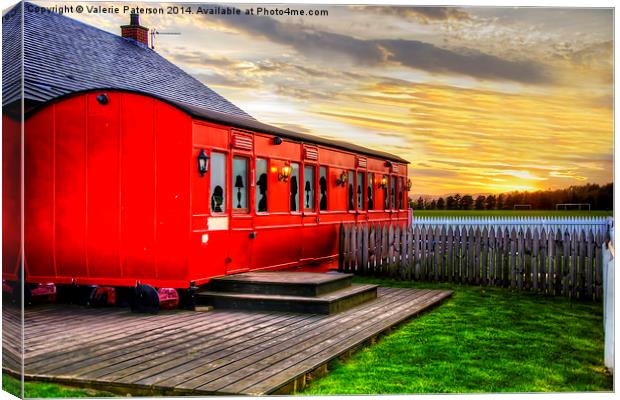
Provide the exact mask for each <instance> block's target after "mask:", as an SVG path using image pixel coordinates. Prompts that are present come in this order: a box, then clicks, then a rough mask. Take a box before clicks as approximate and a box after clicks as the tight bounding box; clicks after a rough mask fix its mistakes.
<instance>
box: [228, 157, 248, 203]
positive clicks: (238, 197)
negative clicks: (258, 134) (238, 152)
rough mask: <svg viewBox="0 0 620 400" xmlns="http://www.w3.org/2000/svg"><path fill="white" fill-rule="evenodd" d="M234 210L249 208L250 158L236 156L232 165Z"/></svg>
mask: <svg viewBox="0 0 620 400" xmlns="http://www.w3.org/2000/svg"><path fill="white" fill-rule="evenodd" d="M232 178H233V179H232V185H233V194H232V195H233V202H232V207H233V210H243V209H247V208H248V159H247V158H244V157H234V158H233V166H232Z"/></svg>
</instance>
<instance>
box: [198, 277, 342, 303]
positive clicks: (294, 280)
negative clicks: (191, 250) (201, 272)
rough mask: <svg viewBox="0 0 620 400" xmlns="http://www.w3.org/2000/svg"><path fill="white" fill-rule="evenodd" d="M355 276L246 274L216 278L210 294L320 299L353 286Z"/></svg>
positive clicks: (209, 287) (210, 283)
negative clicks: (322, 296)
mask: <svg viewBox="0 0 620 400" xmlns="http://www.w3.org/2000/svg"><path fill="white" fill-rule="evenodd" d="M352 278H353V274H343V273H339V272H329V273H317V272H290V271H264V272H246V273H243V274H237V275H228V276H223V277H219V278H213V279H211V281H210V282H209V284H208V285H207V287H206V288H207V290H209V291H215V292H232V293H244V294H270V295H281V296H301V297H316V296H320V295H323V294H327V293H330V292H333V291H336V290H340V289H344V288H346V287H349V286H351V280H352Z"/></svg>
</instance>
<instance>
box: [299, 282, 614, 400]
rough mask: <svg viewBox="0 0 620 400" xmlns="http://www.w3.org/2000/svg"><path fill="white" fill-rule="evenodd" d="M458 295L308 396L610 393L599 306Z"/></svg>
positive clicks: (462, 290)
mask: <svg viewBox="0 0 620 400" xmlns="http://www.w3.org/2000/svg"><path fill="white" fill-rule="evenodd" d="M356 281H358V282H373V283H379V284H381V285H383V286H399V287H413V286H415V287H419V288H433V289H442V288H445V289H453V290H454V294H453V297H452V298H451V299H449V300H447V301H446V302H444V303H443V304H442V305H440V306H439V307H438V308H436V309H434V310H432V311H430V312H428V313H426V314H423V315H422V316H420V317H418V318H415V319H413V320H411V321H409V322H407V323H405V324H404V325H402V326H400V327H399V328H397V329H396V330H395V331H393V333H392V334H390V335H387V336H385V337H383V338H382V339H381V340H380V341H379V342H378V343H377V344H376V345H373V346H367V347H365V348H363V349H362V350H361V351H359V352H357V353H355V354H354V355H353V356H352V357H351V358H350V359H349V360H347V361H346V362H344V363H342V362H339V361H337V362H334V363H332V365H331V366H330V367H331V368H330V373H329V374H328V375H326V376H325V377H323V378H321V379H318V380H316V381H313V382H311V383H310V385H309V386H308V387H307V388H306V390H305V391H304V392H303V394H309V395H324V394H415V393H474V392H566V391H610V390H611V389H612V376H611V375H610V374H609V373H608V372H607V371H606V369H605V368H604V366H603V341H604V340H603V321H602V306H601V304H599V303H589V302H577V301H570V300H568V299H564V298H554V297H547V296H541V295H535V294H531V293H518V292H511V291H509V290H503V289H500V288H480V287H468V286H460V285H450V284H415V285H413V284H411V283H405V282H398V281H393V280H379V279H361V278H356Z"/></svg>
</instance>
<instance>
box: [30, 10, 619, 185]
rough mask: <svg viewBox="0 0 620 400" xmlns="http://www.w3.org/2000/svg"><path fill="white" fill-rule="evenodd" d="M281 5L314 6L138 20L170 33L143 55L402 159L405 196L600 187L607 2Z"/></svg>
mask: <svg viewBox="0 0 620 400" xmlns="http://www.w3.org/2000/svg"><path fill="white" fill-rule="evenodd" d="M36 3H38V4H41V5H43V4H44V3H42V2H36ZM51 4H55V3H46V4H45V5H51ZM56 4H59V3H56ZM63 4H65V3H63ZM80 4H85V3H80ZM101 4H102V5H105V4H106V3H101ZM110 4H117V5H122V3H110ZM131 4H132V5H133V4H136V3H131ZM145 5H146V4H145ZM148 5H150V6H156V5H161V4H158V3H150V4H148ZM176 5H179V4H176ZM192 6H193V7H196V6H197V4H193V5H192ZM206 6H207V7H208V6H209V5H206ZM291 6H292V7H294V8H295V9H304V10H309V9H326V10H328V12H329V16H317V17H312V16H306V17H287V16H274V17H265V16H245V15H243V16H204V15H203V16H199V15H185V16H179V15H169V16H152V15H144V16H143V17H142V23H143V25H145V26H147V27H149V28H155V29H157V30H158V31H160V32H162V33H180V34H179V35H171V34H168V35H163V34H162V35H158V36H157V38H156V41H155V46H156V49H155V51H157V52H159V53H160V54H161V55H163V56H164V57H166V58H167V59H169V60H170V61H172V62H174V63H176V64H177V65H179V66H180V67H181V68H183V69H185V70H186V71H188V72H189V73H191V74H192V75H194V76H195V77H197V78H198V79H200V80H201V81H202V82H204V83H205V84H207V85H208V86H210V87H211V88H213V89H214V90H216V91H217V92H219V93H220V94H222V95H224V96H225V97H227V98H228V99H229V100H231V101H232V102H233V103H235V104H236V105H238V106H240V107H241V108H242V109H244V110H245V111H247V112H248V113H250V114H251V115H253V116H254V117H255V118H257V119H258V120H261V121H263V122H267V123H270V124H274V125H278V126H282V127H284V128H288V129H293V130H297V131H302V132H310V133H313V134H316V135H320V136H325V137H330V138H337V139H343V140H347V141H354V142H356V143H358V144H361V145H363V146H367V147H371V148H375V149H380V150H385V151H388V152H391V153H394V154H397V155H399V156H401V157H404V158H405V159H407V160H410V161H411V165H410V169H409V174H410V176H411V177H412V180H413V184H414V188H413V194H414V195H417V194H445V193H454V192H460V193H471V194H475V193H498V192H505V191H511V190H536V189H547V188H560V187H567V186H569V185H574V184H584V183H586V182H591V183H607V182H611V181H612V171H613V165H612V163H613V108H612V107H613V12H612V10H611V9H566V8H554V9H550V8H514V7H510V8H496V7H486V8H467V7H459V8H442V7H433V8H420V7H417V8H416V7H387V6H325V5H316V6H307V5H291ZM236 7H237V8H240V9H241V10H245V9H247V8H251V7H257V5H256V4H254V5H243V4H236ZM280 8H286V6H280ZM69 16H70V17H72V18H76V19H79V20H82V21H84V22H87V23H89V24H91V25H95V26H98V27H100V28H102V29H105V30H107V31H110V32H113V33H116V34H118V33H120V29H119V25H121V24H125V23H127V22H128V20H129V16H128V15H123V14H121V15H108V16H103V17H102V16H101V15H92V14H91V15H88V14H71V15H69Z"/></svg>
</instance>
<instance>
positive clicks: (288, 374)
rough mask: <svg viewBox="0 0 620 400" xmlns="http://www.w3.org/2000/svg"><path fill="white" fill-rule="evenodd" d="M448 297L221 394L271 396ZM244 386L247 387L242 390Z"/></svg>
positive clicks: (306, 353)
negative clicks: (295, 380) (304, 375)
mask: <svg viewBox="0 0 620 400" xmlns="http://www.w3.org/2000/svg"><path fill="white" fill-rule="evenodd" d="M450 295H451V293H450V292H447V291H444V292H440V293H437V294H435V295H434V296H433V297H431V298H428V299H425V300H424V301H422V302H415V303H412V304H411V306H409V307H407V308H406V313H404V314H403V313H398V314H395V315H393V316H390V317H388V318H385V319H380V320H379V321H377V322H376V323H375V324H373V325H372V326H371V327H368V328H367V329H366V330H364V331H361V332H358V333H357V334H354V335H353V336H350V335H346V334H341V335H339V336H338V337H337V338H334V340H333V342H334V343H333V344H332V345H328V347H322V348H320V351H319V352H314V349H312V348H307V349H304V351H303V352H301V353H299V354H297V355H296V356H295V357H291V358H288V359H286V360H285V362H284V363H280V364H278V365H273V368H270V369H269V370H268V371H267V370H265V373H258V374H255V375H253V376H252V377H251V379H249V380H244V381H240V382H238V384H237V385H231V386H229V387H225V388H222V389H221V390H220V391H221V392H224V393H236V394H239V393H243V394H250V395H260V394H268V393H272V392H273V391H275V390H277V389H278V388H280V387H282V386H284V385H286V384H287V383H289V382H290V381H292V380H293V379H295V378H296V377H298V376H300V375H302V374H305V373H307V372H310V371H312V370H314V369H315V368H317V367H319V366H321V365H323V364H325V363H327V362H329V361H330V360H332V359H333V358H335V357H337V356H339V355H340V354H342V353H344V352H346V351H347V350H348V349H350V348H354V347H356V346H358V345H360V344H362V343H364V341H366V340H367V339H368V338H369V337H373V336H375V335H377V334H379V333H381V332H382V331H383V330H385V329H386V328H389V327H390V326H393V325H395V324H398V323H400V322H402V321H403V320H406V319H408V318H410V317H411V316H413V315H415V314H417V313H419V312H421V311H423V310H425V309H427V308H428V307H431V306H433V305H435V304H437V303H438V302H441V301H443V300H444V299H446V298H447V297H449V296H450ZM340 339H342V340H340ZM272 370H276V371H277V373H276V374H274V375H271V376H269V377H267V375H268V373H269V372H271V371H272ZM248 383H249V385H248ZM243 385H247V386H245V387H241V386H243Z"/></svg>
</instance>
